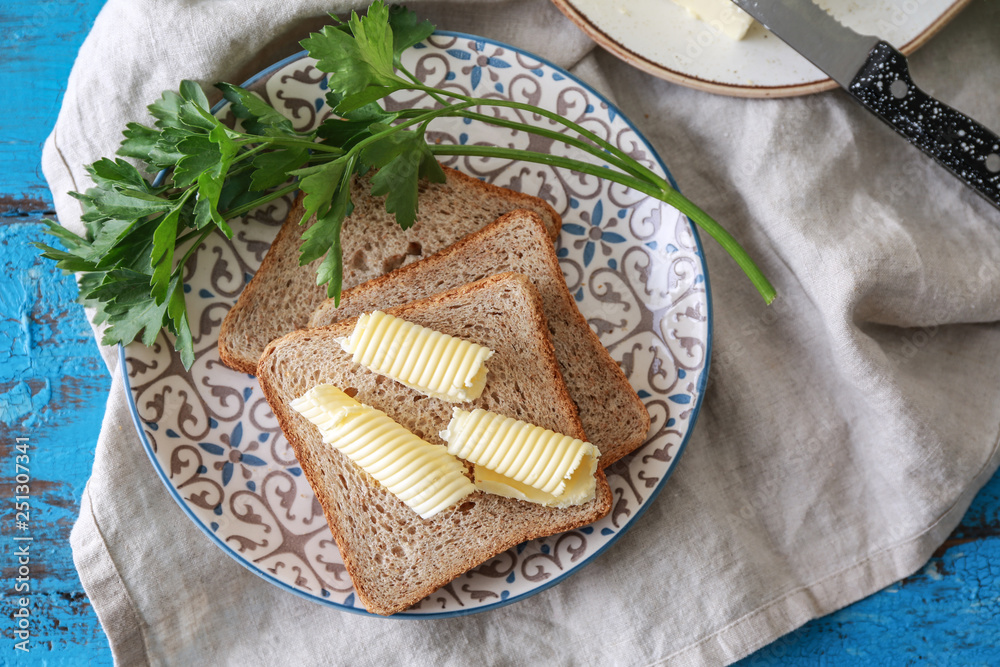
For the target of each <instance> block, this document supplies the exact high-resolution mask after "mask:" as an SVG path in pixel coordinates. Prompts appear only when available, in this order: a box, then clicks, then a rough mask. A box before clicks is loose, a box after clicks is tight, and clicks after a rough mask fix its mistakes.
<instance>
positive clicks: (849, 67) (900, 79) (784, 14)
mask: <svg viewBox="0 0 1000 667" xmlns="http://www.w3.org/2000/svg"><path fill="white" fill-rule="evenodd" d="M732 1H733V2H734V3H735V4H736V5H737V6H739V7H740V8H741V9H743V10H744V11H746V12H747V13H748V14H750V15H751V16H753V17H754V18H755V19H757V20H758V21H759V22H760V23H761V24H763V25H764V27H765V28H767V29H768V30H770V31H771V32H772V33H774V34H775V35H776V36H777V37H778V38H779V39H781V40H782V41H784V42H785V43H787V44H788V45H789V46H791V47H792V48H793V49H795V50H796V51H798V52H799V53H800V54H802V55H803V56H805V57H806V59H808V60H809V61H810V62H812V63H813V64H814V65H816V66H817V67H818V68H820V69H821V70H823V71H824V72H826V73H827V74H828V75H829V76H830V78H832V79H833V80H834V81H836V82H837V83H839V84H840V85H841V87H843V88H844V89H845V90H847V92H848V93H850V94H851V95H852V96H853V97H854V98H855V99H856V100H857V101H858V102H860V103H861V104H862V105H863V106H865V107H866V108H867V109H868V110H869V111H871V112H872V113H874V114H875V115H877V116H878V117H879V118H881V119H882V120H883V121H885V122H886V123H888V124H889V125H890V126H891V127H892V128H893V129H894V130H896V132H898V133H899V134H901V135H903V136H904V137H906V138H907V139H908V140H909V141H910V143H912V144H914V145H915V146H917V147H918V148H920V149H921V150H922V151H924V152H925V153H927V154H928V155H930V156H931V157H932V158H934V159H935V160H937V162H938V163H940V164H941V165H942V166H944V167H945V168H947V169H948V170H950V171H951V172H952V173H953V174H955V175H956V176H958V178H959V179H961V180H962V181H964V182H965V183H966V184H967V185H969V186H970V187H972V188H973V189H974V190H975V191H976V192H978V193H979V194H980V195H982V196H983V197H985V198H986V199H987V201H989V202H990V203H991V204H993V205H994V206H996V207H997V208H1000V137H998V136H997V135H996V134H995V133H994V132H991V131H990V130H988V129H987V128H986V127H985V126H983V125H981V124H980V123H977V122H976V121H974V120H972V119H971V118H969V117H968V116H966V115H964V114H962V113H961V112H958V111H956V110H955V109H952V108H951V107H949V106H947V105H945V104H943V103H941V102H939V101H938V100H936V99H934V98H933V97H931V96H930V95H928V94H927V93H925V92H923V91H922V90H920V89H919V88H917V86H916V85H915V84H914V83H913V80H912V79H911V78H910V72H909V67H908V65H907V62H906V57H905V56H903V54H902V53H900V52H899V51H897V50H896V49H895V48H893V46H892V45H891V44H889V43H888V42H885V41H883V40H880V39H879V38H878V37H871V36H866V35H859V34H858V33H856V32H855V31H853V30H851V29H850V28H847V27H846V26H844V25H843V24H841V23H840V22H839V21H838V20H837V19H835V18H834V17H832V16H830V14H828V13H827V12H826V11H824V10H823V9H822V8H820V7H819V6H818V5H816V4H814V3H813V2H812V1H811V0H732Z"/></svg>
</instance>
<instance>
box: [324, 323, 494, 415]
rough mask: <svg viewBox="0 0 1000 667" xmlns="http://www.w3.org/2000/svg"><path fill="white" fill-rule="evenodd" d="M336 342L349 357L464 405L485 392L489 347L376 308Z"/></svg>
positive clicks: (394, 377) (399, 380)
mask: <svg viewBox="0 0 1000 667" xmlns="http://www.w3.org/2000/svg"><path fill="white" fill-rule="evenodd" d="M340 345H341V347H343V348H344V350H345V351H347V352H348V353H350V354H352V355H354V356H353V361H354V362H355V363H358V364H361V365H363V366H366V367H368V368H369V369H371V370H372V371H374V372H376V373H379V374H381V375H385V376H388V377H390V378H392V379H393V380H396V381H397V382H400V383H402V384H404V385H406V386H407V387H409V388H411V389H415V390H417V391H419V392H421V393H424V394H427V395H428V396H433V397H434V398H438V399H441V400H442V401H448V402H449V403H464V402H465V401H471V400H474V399H476V398H479V396H480V395H481V394H482V393H483V387H485V386H486V372H487V369H486V365H485V364H486V360H487V359H489V358H490V357H491V356H493V351H492V350H490V349H489V348H486V347H483V346H482V345H477V344H476V343H473V342H471V341H467V340H463V339H461V338H456V337H455V336H449V335H447V334H443V333H440V332H438V331H434V330H433V329H428V328H426V327H422V326H420V325H418V324H413V323H412V322H407V321H405V320H402V319H400V318H398V317H394V316H392V315H387V314H386V313H383V312H382V311H380V310H376V311H375V312H372V313H366V314H364V315H361V316H360V317H359V318H358V322H357V324H356V325H355V326H354V331H353V332H352V333H351V336H350V337H349V338H341V339H340Z"/></svg>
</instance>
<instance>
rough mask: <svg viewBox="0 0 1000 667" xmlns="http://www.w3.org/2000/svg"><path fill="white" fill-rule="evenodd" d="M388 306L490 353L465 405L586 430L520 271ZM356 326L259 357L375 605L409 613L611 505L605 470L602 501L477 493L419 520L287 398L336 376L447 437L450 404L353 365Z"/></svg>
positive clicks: (286, 428)
mask: <svg viewBox="0 0 1000 667" xmlns="http://www.w3.org/2000/svg"><path fill="white" fill-rule="evenodd" d="M386 312H388V313H390V314H392V315H395V316H397V317H401V318H403V319H405V320H407V321H411V322H414V323H416V324H420V325H422V326H426V327H430V328H433V329H435V330H437V331H441V332H443V333H446V334H450V335H453V336H460V337H462V338H466V339H468V340H471V341H473V342H475V343H479V344H481V345H485V346H487V347H489V348H490V349H492V350H494V352H495V354H494V355H493V357H492V358H490V360H489V361H488V362H487V366H488V368H489V373H488V375H487V382H486V387H485V389H484V391H483V394H482V396H480V397H479V398H478V399H476V400H475V401H471V402H470V403H468V404H466V405H469V406H472V407H481V408H484V409H487V410H492V411H494V412H499V413H500V414H504V415H508V416H511V417H515V418H517V419H521V420H523V421H527V422H530V423H533V424H537V425H539V426H542V427H544V428H548V429H552V430H554V431H558V432H560V433H565V434H567V435H571V436H573V437H578V438H581V439H582V438H583V437H584V433H583V428H582V427H581V425H580V422H579V420H578V419H577V415H576V409H575V407H574V405H573V402H572V401H571V400H570V398H569V394H568V393H567V391H566V386H565V384H564V383H563V381H562V378H561V376H560V374H559V368H558V366H557V364H556V362H555V357H554V353H553V348H552V343H551V340H550V339H549V336H548V332H547V330H546V324H545V316H544V314H543V313H542V309H541V298H540V296H539V295H538V291H537V290H536V289H535V288H534V287H533V286H532V284H531V282H530V281H529V280H528V279H527V278H526V277H524V276H523V275H520V274H513V273H507V274H501V275H497V276H491V277H489V278H486V279H484V280H481V281H479V282H476V283H474V284H471V285H464V286H462V287H459V288H457V289H454V290H451V291H448V292H445V293H442V294H439V295H436V296H433V297H430V298H428V299H424V300H420V301H416V302H413V303H409V304H405V305H402V306H397V307H395V308H389V309H387V310H386ZM354 323H355V320H353V319H351V320H344V321H342V322H338V323H337V324H333V325H331V326H328V327H321V328H317V329H307V330H300V331H296V332H293V333H290V334H288V335H286V336H284V337H282V338H280V339H278V340H275V341H273V342H272V343H270V344H269V345H268V346H267V348H266V350H265V351H264V354H263V355H262V356H261V359H260V363H259V365H258V368H257V379H258V381H259V383H260V385H261V387H262V388H263V390H264V394H265V396H266V397H267V401H268V403H269V404H270V406H271V409H272V410H273V412H274V414H275V415H276V416H277V418H278V422H279V424H280V425H281V429H282V431H283V432H284V433H285V436H286V437H287V438H288V441H289V443H291V445H292V448H293V449H294V451H295V456H296V458H297V459H298V461H299V463H300V465H301V467H302V470H303V472H305V474H306V477H307V478H308V480H309V483H310V485H311V486H312V488H313V491H314V492H315V493H316V497H317V498H318V499H319V502H320V504H321V505H322V507H323V511H324V513H325V515H326V519H327V522H328V523H329V524H330V529H331V532H332V533H333V536H334V538H335V539H336V541H337V546H338V547H339V548H340V553H341V556H342V557H343V559H344V565H345V566H346V568H347V571H348V573H349V575H350V576H351V580H352V581H353V583H354V587H355V592H356V593H357V595H358V599H359V600H360V601H361V602H362V603H363V604H364V605H365V607H366V608H367V609H368V610H369V611H371V612H373V613H376V614H392V613H395V612H398V611H401V610H403V609H406V608H407V607H409V606H411V605H413V604H415V603H417V602H418V601H420V600H421V599H423V598H424V597H425V596H427V595H429V594H430V593H432V592H433V591H435V590H436V589H438V588H440V587H441V586H443V585H445V584H446V583H448V582H449V581H451V580H452V579H454V578H455V577H457V576H458V575H460V574H462V573H463V572H466V571H468V570H469V569H471V568H473V567H475V566H477V565H479V564H481V563H483V562H485V561H486V560H488V559H489V558H491V557H493V556H495V555H496V554H498V553H501V552H502V551H505V550H506V549H509V548H511V547H513V546H515V545H517V544H519V543H521V542H523V541H525V540H529V539H534V538H537V537H542V536H545V535H551V534H553V533H558V532H562V531H566V530H570V529H572V528H576V527H579V526H583V525H586V524H588V523H591V522H593V521H595V520H597V519H599V518H601V517H603V516H604V515H605V514H607V512H608V511H609V510H610V508H611V491H610V489H609V487H608V484H607V480H606V478H605V477H604V473H603V472H601V471H600V470H598V472H597V494H596V497H595V498H594V499H593V500H591V501H590V502H588V503H586V504H583V505H579V506H575V507H569V508H562V509H555V508H548V507H543V506H541V505H537V504H534V503H529V502H525V501H521V500H514V499H511V498H503V497H500V496H496V495H492V494H487V493H484V492H481V491H477V492H476V493H474V494H473V495H471V496H468V497H467V498H466V499H465V501H464V502H463V503H461V504H460V505H459V506H457V507H455V508H451V509H448V510H445V511H443V512H442V513H441V514H438V515H437V516H434V517H432V518H431V519H421V518H420V517H419V516H417V514H416V513H415V512H413V511H412V510H411V509H409V508H408V507H406V506H405V505H404V504H403V503H402V501H400V500H399V499H398V498H396V497H395V496H393V495H391V494H390V493H389V492H388V491H387V490H385V488H384V487H382V486H380V485H379V484H378V483H377V482H376V481H375V480H374V479H373V478H371V477H370V476H369V475H368V474H367V473H365V472H364V471H362V470H361V468H359V467H357V466H356V465H355V464H354V463H352V462H351V461H350V460H349V459H348V458H347V457H346V456H344V455H343V454H341V453H340V452H338V451H337V450H336V449H335V448H334V447H332V446H331V445H327V444H324V443H323V441H322V438H321V436H320V434H319V430H318V429H317V428H316V427H315V426H313V425H312V424H311V423H310V422H309V421H308V420H306V419H305V417H303V416H302V415H300V414H298V413H297V412H295V411H294V410H292V409H291V408H290V407H289V405H288V403H289V401H291V400H293V399H294V398H297V397H298V396H301V395H302V394H304V393H305V392H306V391H308V390H309V389H310V388H312V387H313V386H315V385H318V384H325V383H330V384H335V385H337V386H339V387H341V388H342V389H344V390H345V391H347V392H348V393H354V397H355V399H357V400H358V401H360V402H361V403H364V404H367V405H371V406H373V407H375V408H378V409H379V410H382V411H383V412H385V413H386V414H388V415H389V416H390V417H392V418H393V419H395V420H396V421H397V422H399V423H400V424H402V425H403V426H405V427H406V428H408V429H410V430H411V431H412V432H413V433H415V434H417V435H418V436H420V437H422V438H424V439H425V440H427V441H428V442H431V443H434V444H439V445H443V443H444V441H443V440H442V439H441V437H440V436H439V432H440V431H442V430H444V429H445V428H446V427H447V425H448V422H449V421H450V419H451V413H452V408H453V404H450V403H445V402H443V401H440V400H437V399H435V398H431V397H427V396H424V395H423V394H420V393H418V392H416V391H414V390H412V389H410V388H408V387H405V386H403V385H402V384H399V383H398V382H395V381H393V380H390V379H388V378H386V377H384V376H381V375H376V374H375V373H372V372H371V371H369V370H368V369H366V368H364V367H362V366H359V365H356V364H353V363H352V362H351V356H350V355H349V354H348V353H347V352H345V351H344V350H343V349H341V347H340V345H338V344H337V342H336V339H337V338H339V337H345V336H348V335H349V334H350V333H351V331H352V329H353V327H354ZM470 409H472V408H470Z"/></svg>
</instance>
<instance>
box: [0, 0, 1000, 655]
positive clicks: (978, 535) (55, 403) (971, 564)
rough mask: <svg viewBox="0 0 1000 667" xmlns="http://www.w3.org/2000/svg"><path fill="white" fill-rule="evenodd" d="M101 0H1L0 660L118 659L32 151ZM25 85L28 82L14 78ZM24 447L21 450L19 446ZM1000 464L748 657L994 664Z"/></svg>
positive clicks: (92, 358)
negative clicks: (901, 547)
mask: <svg viewBox="0 0 1000 667" xmlns="http://www.w3.org/2000/svg"><path fill="white" fill-rule="evenodd" d="M103 1H104V0H44V2H42V1H38V2H15V1H13V0H3V1H0V37H2V40H0V43H2V44H3V46H2V47H0V49H2V54H3V58H2V62H3V68H2V72H0V89H2V90H3V91H4V93H5V108H4V109H3V113H2V114H0V246H2V254H0V433H2V434H3V437H2V439H0V442H2V450H0V455H2V465H3V474H2V480H3V489H4V490H3V496H2V497H3V499H4V502H5V504H6V508H7V509H6V511H7V513H8V516H7V517H5V520H4V522H3V533H4V541H5V547H4V550H3V554H4V556H3V558H4V562H3V576H4V580H5V581H4V584H5V586H4V587H5V588H6V589H7V595H6V596H5V597H4V599H3V603H2V608H3V611H2V614H0V618H2V619H3V623H4V626H3V633H2V636H3V640H4V641H3V645H2V646H0V664H3V665H8V664H47V665H84V664H87V665H102V664H110V663H111V653H110V650H109V648H108V644H107V640H106V639H105V637H104V634H103V633H102V631H101V628H100V625H99V624H98V622H97V617H96V616H95V615H94V612H93V610H92V609H91V607H90V605H89V603H88V601H87V598H86V595H85V594H84V593H83V589H82V587H81V585H80V581H79V579H78V578H77V575H76V571H75V569H74V567H73V560H72V555H71V553H70V549H69V544H68V540H69V532H70V529H71V528H72V525H73V522H74V521H75V518H76V514H77V511H78V508H79V500H80V495H81V492H82V490H83V487H84V485H85V484H86V481H87V477H88V476H89V473H90V466H91V463H92V461H93V452H94V447H95V445H96V442H97V435H98V432H99V430H100V426H101V419H102V417H103V412H104V403H105V398H106V395H107V391H108V388H109V386H110V378H109V377H108V373H107V370H106V368H105V367H104V364H103V362H102V361H101V358H100V356H99V355H98V352H97V348H96V346H95V344H94V342H93V339H92V337H91V334H90V328H89V326H88V324H87V322H86V320H85V317H84V313H83V309H82V308H81V307H80V306H78V305H77V304H76V303H75V301H74V300H75V297H76V286H75V283H74V282H73V280H72V278H70V277H65V276H62V275H60V274H59V272H58V271H56V270H55V269H54V267H53V266H52V264H51V262H48V261H46V260H42V259H40V258H39V257H38V256H37V253H36V251H35V250H34V248H32V247H31V246H30V243H31V241H34V240H38V239H40V238H41V237H42V229H43V224H42V222H41V220H42V219H43V218H45V217H47V216H51V215H52V210H51V209H52V197H51V194H50V193H49V191H48V189H47V187H46V184H45V182H44V179H43V178H42V175H41V170H40V167H39V160H40V153H41V146H42V142H43V141H44V139H45V136H46V135H47V134H48V132H49V130H50V129H51V127H52V125H53V123H54V122H55V118H56V114H57V112H58V108H59V104H60V101H61V99H62V92H63V88H64V84H65V81H66V78H67V76H68V74H69V70H70V66H71V65H72V62H73V58H74V56H75V54H76V50H77V49H78V48H79V46H80V43H81V42H82V41H83V38H84V36H85V35H86V32H87V30H88V29H89V27H90V25H91V24H92V23H93V20H94V17H95V16H96V15H97V12H98V11H99V10H100V7H101V5H102V4H103ZM19 91H30V92H31V95H30V96H28V95H20V94H13V93H15V92H19ZM17 437H24V438H28V440H27V441H26V443H22V444H27V448H26V453H27V454H28V456H29V459H30V460H29V461H28V468H29V470H30V472H29V473H28V474H30V477H31V485H30V486H31V496H30V504H31V512H30V521H29V525H28V527H27V531H24V532H19V533H18V534H20V535H27V534H30V535H31V536H32V537H33V541H32V542H31V560H30V575H29V576H30V584H31V590H30V593H28V594H27V595H28V596H29V597H30V604H29V605H28V607H27V608H28V609H29V611H30V619H31V621H30V624H29V627H30V633H31V635H30V649H31V651H30V653H24V652H22V651H18V650H16V648H15V643H16V642H17V641H18V637H16V636H15V629H16V623H15V620H16V619H14V618H13V617H12V615H13V614H14V612H15V610H16V609H17V608H18V607H19V604H18V599H17V597H15V596H14V595H13V587H14V584H15V580H16V578H17V576H18V575H17V563H16V560H15V556H14V553H13V552H14V548H13V547H12V546H11V545H14V544H17V543H15V542H13V540H12V533H14V532H16V529H15V526H14V525H13V521H14V516H13V514H14V507H13V498H12V497H11V493H12V490H13V484H14V482H15V475H16V473H17V471H16V470H15V456H16V455H17V454H19V453H20V452H18V451H17V449H16V446H17V444H18V441H17V440H16V438H17ZM23 461H24V460H23V459H22V462H23ZM998 647H1000V477H997V478H994V479H993V481H992V482H991V483H990V484H988V485H987V486H986V488H984V489H983V490H982V492H980V494H979V496H978V497H977V498H976V500H975V502H974V504H973V506H972V508H971V509H970V510H969V512H968V514H967V515H966V516H965V518H964V519H963V521H962V524H961V525H960V526H959V528H958V529H957V530H956V531H955V533H954V534H953V535H952V536H951V537H950V539H949V540H948V541H947V542H946V543H945V544H944V545H943V546H942V547H941V548H940V549H939V550H938V552H937V554H935V556H934V558H932V559H931V561H930V562H929V563H928V564H927V566H926V567H924V569H923V570H921V571H920V572H919V573H917V574H916V575H914V576H912V577H910V578H908V579H906V580H904V581H901V582H898V583H895V584H893V585H892V586H889V587H888V588H886V589H885V590H883V591H881V592H879V593H878V594H876V595H873V596H871V597H870V598H868V599H865V600H862V601H861V602H858V603H856V604H854V605H851V606H850V607H848V608H846V609H843V610H841V611H840V612H837V613H835V614H832V615H830V616H827V617H825V618H822V619H819V620H816V621H813V622H811V623H809V624H807V625H806V626H805V627H803V628H801V629H799V630H798V631H796V632H793V633H792V634H790V635H788V636H786V637H783V638H781V639H779V640H778V641H777V642H775V643H774V644H772V645H770V646H768V647H765V648H763V649H761V650H760V651H758V652H757V653H755V654H754V655H752V656H750V657H748V658H746V659H745V660H744V661H743V662H741V663H740V664H741V665H813V664H823V665H855V664H892V665H896V664H918V663H926V664H931V665H941V664H962V665H997V664H1000V648H998Z"/></svg>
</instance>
